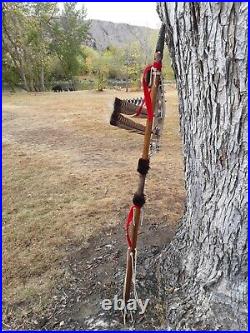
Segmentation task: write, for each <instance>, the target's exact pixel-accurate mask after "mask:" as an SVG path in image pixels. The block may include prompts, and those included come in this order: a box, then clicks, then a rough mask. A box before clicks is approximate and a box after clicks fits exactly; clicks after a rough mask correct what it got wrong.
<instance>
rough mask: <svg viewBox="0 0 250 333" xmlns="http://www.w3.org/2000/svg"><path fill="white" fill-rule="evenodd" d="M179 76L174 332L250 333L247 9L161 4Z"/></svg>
mask: <svg viewBox="0 0 250 333" xmlns="http://www.w3.org/2000/svg"><path fill="white" fill-rule="evenodd" d="M158 13H159V15H160V17H161V19H162V21H163V22H165V23H166V26H167V36H166V42H167V45H168V48H169V52H170V55H171V58H172V65H173V69H174V72H175V75H176V82H177V89H178V96H179V112H180V127H181V134H182V139H183V153H184V168H185V183H186V192H187V199H186V212H185V215H184V217H183V219H182V222H181V225H180V226H179V229H178V231H177V234H176V236H175V239H174V240H173V242H172V243H171V245H170V246H169V247H168V248H167V249H166V250H165V251H164V252H163V253H162V255H161V262H160V273H159V278H160V286H161V289H160V293H161V294H162V295H164V300H165V301H166V321H167V323H166V326H167V328H168V329H170V330H172V329H175V330H178V329H184V330H185V329H191V330H193V329H200V330H202V329H211V330H220V329H224V330H225V329H228V330H233V329H234V330H236V329H238V330H242V329H247V324H246V320H247V15H248V13H247V3H209V2H208V3H192V2H186V3H183V2H182V3H180V2H179V3H178V2H176V3H158Z"/></svg>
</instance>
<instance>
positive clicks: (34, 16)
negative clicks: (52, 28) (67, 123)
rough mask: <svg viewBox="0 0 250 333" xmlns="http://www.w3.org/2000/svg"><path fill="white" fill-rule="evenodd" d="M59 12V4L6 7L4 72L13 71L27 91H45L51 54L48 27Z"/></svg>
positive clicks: (25, 4)
mask: <svg viewBox="0 0 250 333" xmlns="http://www.w3.org/2000/svg"><path fill="white" fill-rule="evenodd" d="M56 13H57V4H56V3H37V2H31V3H27V2H26V3H25V2H24V3H18V2H15V3H4V4H3V45H2V46H3V47H2V48H3V54H4V61H5V62H4V63H3V64H4V70H5V69H7V73H6V74H8V73H10V72H8V70H10V69H12V71H13V68H14V69H15V72H16V73H18V75H19V77H20V79H21V81H22V83H23V85H24V89H25V90H27V91H43V90H45V83H44V82H45V75H46V66H47V63H48V59H49V57H50V53H51V51H50V42H51V41H50V37H49V35H48V26H49V25H50V24H51V22H52V20H53V19H54V17H55V15H56ZM5 77H6V75H5ZM7 77H8V75H7Z"/></svg>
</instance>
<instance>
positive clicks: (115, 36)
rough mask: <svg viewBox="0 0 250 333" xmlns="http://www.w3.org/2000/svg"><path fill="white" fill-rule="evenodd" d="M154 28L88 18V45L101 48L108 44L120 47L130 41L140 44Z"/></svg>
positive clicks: (144, 42)
mask: <svg viewBox="0 0 250 333" xmlns="http://www.w3.org/2000/svg"><path fill="white" fill-rule="evenodd" d="M155 32H156V30H154V29H151V28H147V27H139V26H134V25H129V24H126V23H113V22H108V21H100V20H90V30H89V33H90V36H91V37H90V42H89V44H90V46H92V47H94V48H96V49H97V50H103V49H105V48H106V47H108V46H111V45H113V46H116V47H122V46H125V45H127V44H129V43H131V42H134V41H139V42H140V44H141V45H142V46H144V45H148V41H149V39H150V37H151V36H152V34H153V33H155Z"/></svg>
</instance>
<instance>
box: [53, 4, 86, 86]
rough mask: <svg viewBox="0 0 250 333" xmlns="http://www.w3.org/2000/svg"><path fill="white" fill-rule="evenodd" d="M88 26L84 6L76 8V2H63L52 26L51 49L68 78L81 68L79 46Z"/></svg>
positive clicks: (80, 50)
mask: <svg viewBox="0 0 250 333" xmlns="http://www.w3.org/2000/svg"><path fill="white" fill-rule="evenodd" d="M88 26H89V25H88V23H87V22H86V10H85V8H84V6H82V8H81V9H77V3H76V2H66V3H64V8H63V11H62V13H61V15H60V16H59V17H58V18H57V19H56V20H55V21H54V24H53V26H52V29H51V35H52V43H51V49H52V51H54V52H55V53H56V54H57V56H58V58H59V60H60V62H61V65H62V68H63V71H64V74H65V77H66V78H68V79H72V77H73V76H75V75H78V74H79V73H80V72H81V70H82V69H83V64H84V61H85V55H84V53H83V49H82V47H81V46H82V44H83V43H84V42H85V40H86V38H87V33H88Z"/></svg>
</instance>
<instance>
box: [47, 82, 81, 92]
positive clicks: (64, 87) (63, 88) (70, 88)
mask: <svg viewBox="0 0 250 333" xmlns="http://www.w3.org/2000/svg"><path fill="white" fill-rule="evenodd" d="M52 90H53V91H54V92H62V91H75V90H76V89H75V87H74V86H72V85H69V84H65V83H62V84H57V85H55V86H54V87H53V88H52Z"/></svg>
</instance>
